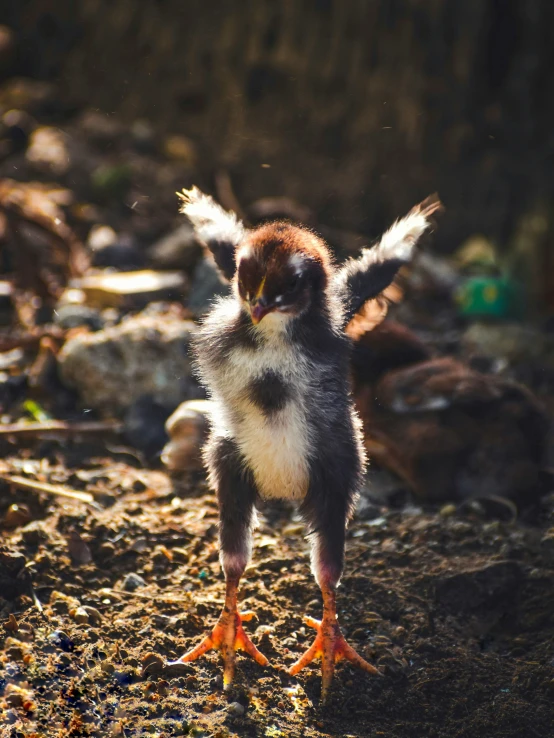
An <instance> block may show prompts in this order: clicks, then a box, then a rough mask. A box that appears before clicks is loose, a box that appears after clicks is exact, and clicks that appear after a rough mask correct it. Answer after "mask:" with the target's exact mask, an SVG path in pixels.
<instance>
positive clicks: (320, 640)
mask: <svg viewBox="0 0 554 738" xmlns="http://www.w3.org/2000/svg"><path fill="white" fill-rule="evenodd" d="M304 620H305V622H306V624H307V625H309V626H310V627H311V628H315V629H316V630H317V635H316V637H315V640H314V642H313V644H312V645H311V647H310V648H309V649H308V650H307V651H306V653H305V654H304V655H303V656H301V657H300V658H299V659H298V661H297V662H296V663H294V664H293V665H292V666H291V667H290V669H289V674H290V675H291V676H294V675H295V674H298V672H299V671H300V669H303V668H304V667H305V666H307V665H308V664H309V663H311V662H312V661H313V660H314V659H316V658H318V657H321V675H322V680H321V700H322V702H325V701H326V699H327V697H328V695H329V688H330V687H331V682H332V681H333V674H334V673H335V663H336V662H337V661H340V660H341V659H347V660H348V661H350V662H351V663H353V664H354V665H355V666H359V667H360V669H364V671H367V672H369V673H370V674H379V675H380V674H381V672H380V671H378V669H376V668H375V667H374V666H372V664H370V663H369V662H368V661H366V660H365V659H363V658H362V657H361V656H360V655H359V654H357V653H356V651H355V650H354V649H353V648H352V646H349V645H348V643H347V642H346V640H345V638H344V636H343V635H342V633H341V631H340V627H339V624H338V621H337V618H336V616H335V615H326V614H325V613H324V615H323V620H316V619H315V618H310V617H306V618H305V619H304Z"/></svg>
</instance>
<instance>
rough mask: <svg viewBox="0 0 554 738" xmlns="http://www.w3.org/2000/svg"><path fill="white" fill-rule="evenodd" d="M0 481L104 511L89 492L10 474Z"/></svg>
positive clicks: (0, 475) (4, 475) (3, 475)
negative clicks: (76, 501)
mask: <svg viewBox="0 0 554 738" xmlns="http://www.w3.org/2000/svg"><path fill="white" fill-rule="evenodd" d="M0 479H3V480H4V481H5V482H8V484H13V485H14V487H19V488H20V489H30V490H32V491H33V492H44V493H45V494H47V495H55V496H56V497H67V498H68V499H70V500H78V501H79V502H84V503H85V504H86V505H90V506H91V507H93V508H94V509H95V510H103V509H104V508H103V507H102V506H101V505H99V504H98V503H97V502H96V500H95V499H94V497H93V496H92V495H91V494H90V492H77V491H76V490H73V489H67V488H66V487H61V486H59V485H57V484H47V483H46V482H37V481H36V480H34V479H26V478H25V477H18V476H13V477H12V476H11V475H10V474H0Z"/></svg>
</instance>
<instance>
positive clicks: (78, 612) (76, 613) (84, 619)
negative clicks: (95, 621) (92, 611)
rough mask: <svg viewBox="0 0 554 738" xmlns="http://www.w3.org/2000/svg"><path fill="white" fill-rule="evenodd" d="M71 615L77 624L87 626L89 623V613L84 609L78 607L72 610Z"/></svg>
mask: <svg viewBox="0 0 554 738" xmlns="http://www.w3.org/2000/svg"><path fill="white" fill-rule="evenodd" d="M69 614H70V616H71V617H72V618H73V620H74V621H75V622H76V623H79V624H81V625H86V624H88V622H89V616H88V612H87V611H86V610H85V608H84V607H77V608H76V609H75V610H71V612H70V613H69Z"/></svg>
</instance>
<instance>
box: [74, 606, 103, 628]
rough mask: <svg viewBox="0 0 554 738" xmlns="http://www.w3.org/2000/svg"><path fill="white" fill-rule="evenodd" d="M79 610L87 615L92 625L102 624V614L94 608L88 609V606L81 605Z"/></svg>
mask: <svg viewBox="0 0 554 738" xmlns="http://www.w3.org/2000/svg"><path fill="white" fill-rule="evenodd" d="M79 609H80V610H84V611H85V612H86V614H87V615H88V619H89V620H90V622H91V623H94V624H95V625H100V623H101V622H102V613H101V612H100V611H99V610H97V609H96V608H95V607H90V606H89V605H83V607H81V608H79Z"/></svg>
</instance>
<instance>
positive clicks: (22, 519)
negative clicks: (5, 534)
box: [4, 503, 31, 528]
mask: <svg viewBox="0 0 554 738" xmlns="http://www.w3.org/2000/svg"><path fill="white" fill-rule="evenodd" d="M30 520H31V513H30V512H29V508H28V507H27V505H17V504H15V503H14V504H13V505H10V506H9V507H8V509H7V510H6V512H5V514H4V526H5V527H6V528H19V527H20V526H22V525H27V523H28V522H29V521H30Z"/></svg>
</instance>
